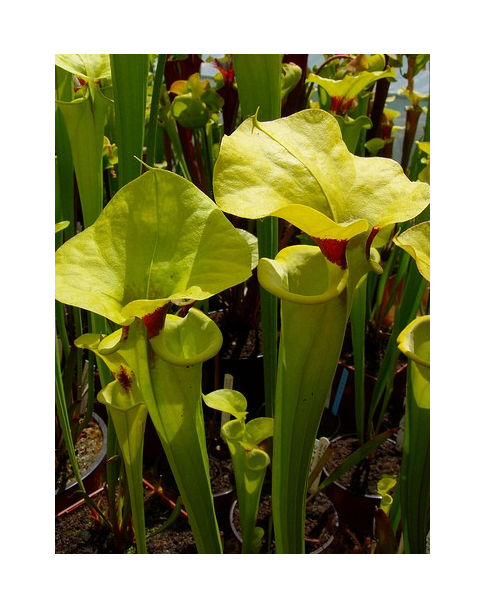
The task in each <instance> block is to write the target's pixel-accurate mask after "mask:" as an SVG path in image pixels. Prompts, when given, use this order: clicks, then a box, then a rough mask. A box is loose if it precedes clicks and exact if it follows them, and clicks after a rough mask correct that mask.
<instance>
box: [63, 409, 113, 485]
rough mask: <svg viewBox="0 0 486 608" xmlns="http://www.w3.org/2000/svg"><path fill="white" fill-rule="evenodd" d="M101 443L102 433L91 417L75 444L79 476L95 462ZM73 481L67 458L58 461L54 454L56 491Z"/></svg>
mask: <svg viewBox="0 0 486 608" xmlns="http://www.w3.org/2000/svg"><path fill="white" fill-rule="evenodd" d="M102 445H103V433H102V431H101V429H100V427H99V425H98V424H97V423H96V422H95V420H93V419H92V420H90V421H89V423H88V425H87V427H86V428H85V429H84V430H83V431H82V432H81V434H80V436H79V438H78V440H77V442H76V445H75V452H76V458H77V461H78V465H79V472H80V475H81V476H83V475H84V473H86V471H88V469H89V468H90V466H91V465H92V464H94V462H96V459H97V458H98V454H99V453H100V451H101V447H102ZM66 457H67V455H66ZM74 481H75V479H74V474H73V470H72V467H71V463H70V462H69V459H68V460H66V461H60V460H59V459H58V454H56V492H57V491H58V490H59V489H60V488H64V487H67V486H69V484H71V483H72V482H74Z"/></svg>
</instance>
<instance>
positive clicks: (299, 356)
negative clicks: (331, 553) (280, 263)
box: [272, 294, 348, 553]
mask: <svg viewBox="0 0 486 608" xmlns="http://www.w3.org/2000/svg"><path fill="white" fill-rule="evenodd" d="M347 318H348V316H347V310H346V295H345V294H341V295H340V296H338V297H337V298H335V299H334V300H331V301H329V302H326V303H323V304H316V305H301V304H294V303H291V302H286V301H282V303H281V319H282V330H281V342H280V352H279V363H278V374H277V398H276V409H275V433H274V440H273V476H272V479H273V482H272V483H273V489H272V501H273V511H274V524H275V539H276V544H277V552H278V553H304V527H305V499H306V495H307V481H308V476H309V468H310V463H311V458H312V450H313V446H314V439H315V437H316V435H317V431H318V428H319V423H320V420H321V416H322V413H323V411H324V407H325V403H326V398H327V396H328V393H329V389H330V387H331V384H332V380H333V377H334V373H335V371H336V366H337V362H338V358H339V355H340V352H341V347H342V343H343V339H344V332H345V328H346V322H347Z"/></svg>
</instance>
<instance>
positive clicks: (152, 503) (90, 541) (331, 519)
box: [55, 444, 399, 554]
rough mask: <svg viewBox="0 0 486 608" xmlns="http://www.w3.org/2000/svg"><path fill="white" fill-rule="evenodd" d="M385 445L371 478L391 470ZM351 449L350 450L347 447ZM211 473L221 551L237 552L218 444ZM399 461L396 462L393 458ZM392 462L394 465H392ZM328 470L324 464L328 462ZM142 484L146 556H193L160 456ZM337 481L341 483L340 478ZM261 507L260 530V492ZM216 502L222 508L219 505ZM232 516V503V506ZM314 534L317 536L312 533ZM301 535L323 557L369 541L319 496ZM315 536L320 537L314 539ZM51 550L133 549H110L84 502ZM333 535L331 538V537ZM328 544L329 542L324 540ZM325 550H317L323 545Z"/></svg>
mask: <svg viewBox="0 0 486 608" xmlns="http://www.w3.org/2000/svg"><path fill="white" fill-rule="evenodd" d="M391 446H392V449H391V450H390V446H389V445H387V446H386V447H385V451H384V453H383V454H381V456H382V457H383V458H384V459H385V461H388V462H387V463H386V464H383V463H381V465H380V471H379V473H377V474H376V475H375V476H374V477H375V478H377V479H379V478H380V477H381V475H382V474H384V473H386V474H389V473H390V472H393V471H395V472H396V466H397V454H396V450H395V448H394V446H393V444H391ZM351 447H352V446H351ZM350 449H351V448H350V445H349V444H344V446H343V453H342V454H341V455H340V456H339V454H338V452H337V451H335V453H334V455H333V459H335V461H337V460H339V458H344V457H345V454H346V453H349V450H350ZM211 451H212V453H211V454H210V471H211V479H212V487H213V493H214V494H218V493H221V492H223V493H224V491H226V494H225V495H223V497H222V499H221V500H219V499H217V500H216V510H217V516H218V522H219V526H220V530H221V535H222V542H223V547H224V549H223V552H224V553H225V554H227V553H229V554H238V553H241V543H240V542H239V540H238V538H237V536H236V535H235V533H234V531H233V530H232V528H231V526H230V510H231V505H232V504H233V502H234V499H235V498H236V493H235V492H234V490H233V493H231V492H228V491H229V490H231V488H233V487H234V480H233V473H232V467H231V460H230V459H229V458H228V454H227V452H226V451H225V449H224V447H222V446H221V445H218V446H216V448H214V449H212V450H211ZM398 460H399V459H398ZM392 461H393V462H392ZM328 466H330V465H329V463H328ZM144 477H145V480H146V484H145V515H146V530H147V545H148V552H149V553H169V554H172V553H173V554H183V553H197V549H196V545H195V543H194V539H193V536H192V532H191V528H190V525H189V522H188V519H187V516H186V515H185V513H184V512H183V511H181V512H178V513H177V510H176V511H175V512H174V506H173V505H174V502H175V501H176V499H177V492H176V489H175V486H174V483H173V479H172V476H171V473H170V469H169V468H168V466H167V463H166V462H165V461H164V459H163V458H161V459H160V461H159V462H157V463H155V464H152V465H151V466H150V467H148V468H147V469H146V470H145V472H144ZM341 481H342V480H341ZM93 502H94V503H95V504H96V505H97V506H98V508H99V509H101V511H106V509H107V498H106V491H102V492H100V493H98V494H97V495H96V496H95V497H94V498H93ZM261 502H262V504H261V510H260V514H259V522H258V523H259V525H262V527H265V526H266V525H267V522H268V515H269V507H270V500H269V497H268V496H266V495H265V494H262V501H261ZM220 503H221V509H219V504H220ZM235 511H236V512H237V505H236V507H235ZM317 528H319V530H318V531H317V533H316V529H317ZM306 535H307V537H308V539H309V542H308V543H307V552H309V553H311V552H321V553H322V554H326V553H341V554H343V553H353V554H354V553H369V552H370V551H371V546H372V539H371V538H366V539H362V538H361V539H358V537H357V535H356V534H355V533H354V532H353V530H351V529H350V528H349V527H348V526H347V525H346V524H345V523H344V524H343V523H342V522H337V521H336V516H335V511H334V509H333V507H332V504H331V503H330V502H329V500H327V499H326V497H325V496H324V495H322V494H320V495H318V497H317V498H316V500H315V501H314V504H313V505H311V507H310V508H309V509H308V518H307V525H306ZM319 535H320V536H319ZM55 537H56V538H55V552H56V553H136V547H135V546H134V544H133V543H132V542H128V543H127V545H126V547H125V548H123V549H121V548H119V547H116V546H115V541H114V536H113V534H112V533H111V532H110V531H109V529H108V528H107V526H106V525H103V523H102V521H101V519H100V517H99V516H98V515H97V514H96V513H95V512H94V511H93V510H91V509H90V508H89V507H88V506H87V505H86V504H84V503H82V504H81V506H79V507H78V508H75V509H73V510H72V511H70V512H65V513H64V514H63V515H62V516H60V517H58V518H56V522H55ZM331 537H332V538H331ZM328 541H331V542H328ZM326 544H328V546H326V547H325V548H324V549H322V547H323V545H324V546H325V545H326ZM261 552H262V553H272V552H273V545H272V543H271V542H270V543H269V542H268V539H267V540H266V541H265V544H263V545H262V549H261Z"/></svg>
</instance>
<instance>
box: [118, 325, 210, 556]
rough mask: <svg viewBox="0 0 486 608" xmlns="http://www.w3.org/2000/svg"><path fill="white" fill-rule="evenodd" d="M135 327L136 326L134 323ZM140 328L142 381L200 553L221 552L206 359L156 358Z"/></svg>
mask: <svg viewBox="0 0 486 608" xmlns="http://www.w3.org/2000/svg"><path fill="white" fill-rule="evenodd" d="M133 326H135V327H133ZM133 326H132V327H131V328H130V331H134V330H135V331H137V334H138V335H137V345H136V356H137V357H136V358H137V361H138V364H137V379H138V382H139V385H140V388H141V390H142V393H143V395H144V398H145V401H146V405H147V408H148V411H149V415H150V417H151V419H152V422H153V423H154V426H155V429H156V431H157V434H158V436H159V438H160V441H161V443H162V447H163V448H164V452H165V454H166V456H167V459H168V461H169V465H170V467H171V470H172V473H173V475H174V478H175V481H176V483H177V487H178V489H179V492H180V494H181V496H182V501H183V503H184V508H185V509H186V511H187V513H188V515H189V523H190V525H191V528H192V532H193V535H194V540H195V542H196V546H197V549H198V552H199V553H222V545H221V538H220V534H219V528H218V522H217V520H216V514H215V510H214V501H213V495H212V491H211V482H210V477H209V459H208V455H207V452H206V439H205V428H204V417H203V412H202V403H201V376H202V363H198V364H195V365H189V366H185V365H172V364H170V363H167V362H165V361H163V360H162V359H160V358H158V357H156V356H155V355H154V353H153V351H152V347H151V345H150V343H149V340H148V338H147V334H146V331H145V328H144V326H143V323H142V322H139V321H136V322H135V323H134V324H133Z"/></svg>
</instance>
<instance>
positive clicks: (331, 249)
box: [312, 236, 348, 270]
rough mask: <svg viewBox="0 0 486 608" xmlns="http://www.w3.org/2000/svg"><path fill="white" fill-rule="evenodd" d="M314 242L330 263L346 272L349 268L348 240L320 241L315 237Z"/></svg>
mask: <svg viewBox="0 0 486 608" xmlns="http://www.w3.org/2000/svg"><path fill="white" fill-rule="evenodd" d="M312 240H313V241H315V242H316V243H317V245H319V248H320V250H321V251H322V253H323V254H324V256H325V257H326V258H327V259H328V260H329V261H330V262H332V263H333V264H337V265H338V266H339V267H340V268H342V269H343V270H346V268H347V267H348V263H347V261H346V245H347V244H348V239H320V238H319V237H317V236H313V237H312Z"/></svg>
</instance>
